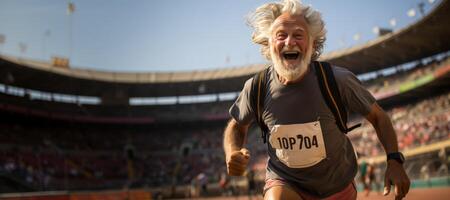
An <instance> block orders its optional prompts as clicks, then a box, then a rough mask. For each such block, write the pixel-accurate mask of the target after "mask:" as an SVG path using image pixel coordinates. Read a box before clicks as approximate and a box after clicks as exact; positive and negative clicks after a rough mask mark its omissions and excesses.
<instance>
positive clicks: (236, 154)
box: [227, 148, 250, 176]
mask: <svg viewBox="0 0 450 200" xmlns="http://www.w3.org/2000/svg"><path fill="white" fill-rule="evenodd" d="M249 159H250V152H249V151H248V150H247V149H245V148H242V149H241V150H240V151H233V152H231V154H230V156H229V157H228V158H227V171H228V175H230V176H242V175H243V174H244V172H245V169H246V168H247V165H248V161H249Z"/></svg>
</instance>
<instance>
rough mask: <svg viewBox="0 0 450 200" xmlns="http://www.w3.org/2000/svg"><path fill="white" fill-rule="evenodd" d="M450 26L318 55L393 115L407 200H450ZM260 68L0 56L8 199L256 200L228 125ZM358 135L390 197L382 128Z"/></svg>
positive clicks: (362, 156)
mask: <svg viewBox="0 0 450 200" xmlns="http://www.w3.org/2000/svg"><path fill="white" fill-rule="evenodd" d="M449 24H450V1H448V0H442V1H440V2H439V5H437V6H435V7H434V8H433V10H432V11H430V12H429V13H428V14H427V15H425V16H423V17H422V18H421V19H420V20H418V21H417V22H415V23H414V24H411V25H408V26H407V27H404V28H402V29H400V30H397V31H394V32H389V33H387V34H384V35H380V36H379V37H377V38H376V39H374V40H371V41H369V42H366V43H364V44H360V45H356V46H353V47H350V48H346V49H343V50H338V51H333V52H329V53H327V54H325V55H322V57H321V58H320V60H322V61H327V62H330V63H332V64H334V65H337V66H342V67H346V68H348V69H349V70H350V71H352V72H353V73H355V74H356V75H358V78H360V80H361V81H362V82H363V85H364V86H365V87H367V88H368V89H369V91H370V92H371V93H372V94H373V95H374V96H375V97H376V99H377V101H378V103H379V104H380V105H381V106H382V107H383V108H384V109H385V110H386V111H387V112H388V114H389V116H390V117H391V119H392V122H393V125H394V128H395V130H396V133H397V137H398V142H399V148H400V150H401V151H402V152H403V153H404V154H405V156H406V163H405V169H406V171H407V173H408V175H409V177H410V178H411V180H412V184H411V188H412V189H411V192H410V194H409V195H408V198H407V199H423V198H432V199H434V196H436V198H435V199H438V198H440V199H445V198H449V196H450V175H449V170H448V168H449V164H450V157H449V156H448V155H449V154H450V123H449V121H450V51H449V50H450V37H449V36H450V26H448V25H449ZM262 69H263V66H261V65H248V66H242V67H235V68H227V69H217V70H203V71H190V72H148V73H126V72H105V71H95V70H87V69H74V68H70V67H69V65H68V63H67V60H64V59H58V58H55V59H54V60H52V62H43V61H36V60H31V59H24V58H19V57H14V56H7V55H0V119H1V121H0V127H1V128H0V130H1V131H0V199H11V200H13V199H14V200H15V199H166V198H167V199H183V198H200V197H201V198H205V199H209V198H211V199H214V198H219V197H223V198H230V199H234V198H235V197H236V198H237V196H243V195H247V187H248V183H247V177H239V178H231V179H229V177H228V178H226V179H229V180H228V182H227V183H228V184H227V185H224V184H223V182H222V181H223V179H224V178H225V177H224V176H226V175H225V174H226V166H225V164H224V162H225V161H224V160H225V159H224V153H223V149H222V140H223V130H224V127H225V125H226V123H227V121H228V120H229V114H228V109H229V107H230V106H231V105H232V103H233V102H234V100H235V99H236V97H237V96H238V95H239V92H240V90H241V89H242V86H243V83H244V82H245V81H246V80H247V79H249V78H250V77H252V76H253V75H254V74H255V73H257V72H258V71H260V70H262ZM360 121H362V119H361V117H359V116H351V120H350V123H358V122H360ZM348 137H349V138H350V139H351V141H352V143H353V146H354V148H355V150H356V151H357V154H358V155H359V160H358V162H359V163H361V165H363V164H364V165H367V164H370V165H371V166H373V167H374V168H375V170H374V176H375V180H374V182H373V183H372V185H373V188H374V190H375V191H380V190H382V185H383V172H384V168H385V167H386V164H385V154H384V151H383V148H382V147H381V145H380V143H379V142H378V140H377V137H376V134H375V130H374V129H373V128H372V126H370V124H369V123H368V122H367V121H364V122H363V126H362V127H360V128H358V129H356V130H354V131H352V132H351V133H349V134H348ZM247 141H252V142H248V148H249V149H250V151H251V152H252V160H251V163H250V166H249V171H252V172H254V179H255V180H256V184H257V185H259V186H260V187H256V188H262V186H261V185H262V184H263V181H264V176H265V174H264V173H265V167H266V166H265V164H266V160H267V155H266V152H265V149H264V148H263V147H264V145H261V144H262V143H261V142H262V141H261V140H260V135H259V129H258V127H257V126H256V125H255V126H254V127H252V128H251V130H250V134H249V137H248V138H247ZM358 180H359V177H357V184H358V189H359V190H361V189H362V185H361V183H359V182H358ZM260 190H261V189H259V190H257V191H255V195H256V196H255V198H256V199H258V198H261V195H260V194H261V191H260ZM373 193H377V192H373ZM361 194H362V193H359V196H361V198H363V197H362V195H361ZM372 195H375V196H376V194H372ZM369 197H372V196H369ZM245 198H247V197H245ZM368 199H371V198H368ZM372 199H381V197H374V198H372Z"/></svg>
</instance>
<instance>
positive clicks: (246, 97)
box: [229, 78, 254, 124]
mask: <svg viewBox="0 0 450 200" xmlns="http://www.w3.org/2000/svg"><path fill="white" fill-rule="evenodd" d="M252 80H253V78H250V79H249V80H247V81H246V82H245V84H244V88H243V89H242V91H241V93H240V94H239V96H238V98H237V99H236V101H235V102H234V103H233V105H231V107H230V110H229V113H230V116H231V117H233V118H234V120H236V121H237V122H238V123H239V124H250V123H251V122H252V121H253V119H254V112H253V109H252V107H251V105H250V91H251V86H252Z"/></svg>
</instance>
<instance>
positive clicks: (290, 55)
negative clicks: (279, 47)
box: [282, 51, 300, 60]
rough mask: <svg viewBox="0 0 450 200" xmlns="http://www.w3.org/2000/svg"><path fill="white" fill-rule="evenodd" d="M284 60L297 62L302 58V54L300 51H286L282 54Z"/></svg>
mask: <svg viewBox="0 0 450 200" xmlns="http://www.w3.org/2000/svg"><path fill="white" fill-rule="evenodd" d="M282 55H283V58H284V59H286V60H297V58H298V57H299V56H300V52H298V51H285V52H283V53H282Z"/></svg>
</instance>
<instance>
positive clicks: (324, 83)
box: [314, 61, 361, 134]
mask: <svg viewBox="0 0 450 200" xmlns="http://www.w3.org/2000/svg"><path fill="white" fill-rule="evenodd" d="M314 67H315V71H316V76H317V79H318V81H319V87H320V91H321V92H322V96H323V98H324V99H325V102H326V103H327V105H328V108H330V110H331V112H332V113H333V115H334V118H335V119H336V124H337V126H338V127H339V129H340V130H341V131H342V132H343V133H345V134H347V133H348V132H350V131H352V130H353V129H355V128H358V127H360V126H361V124H357V125H355V126H352V127H350V128H348V127H347V110H346V108H345V105H344V104H343V103H342V99H341V95H340V93H339V88H338V85H337V83H336V79H335V78H334V74H333V69H332V68H331V65H330V64H329V63H327V62H318V61H314Z"/></svg>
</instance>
